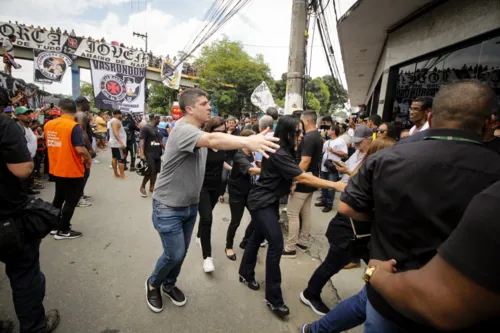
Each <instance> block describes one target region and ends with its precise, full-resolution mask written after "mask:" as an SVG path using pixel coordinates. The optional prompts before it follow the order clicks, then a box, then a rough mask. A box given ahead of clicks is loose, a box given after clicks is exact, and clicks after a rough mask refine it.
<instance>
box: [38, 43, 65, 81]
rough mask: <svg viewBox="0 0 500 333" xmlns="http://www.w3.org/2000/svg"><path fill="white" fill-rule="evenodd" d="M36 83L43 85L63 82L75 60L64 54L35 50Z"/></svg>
mask: <svg viewBox="0 0 500 333" xmlns="http://www.w3.org/2000/svg"><path fill="white" fill-rule="evenodd" d="M33 56H34V59H33V67H34V74H33V76H34V81H35V82H41V83H47V82H49V83H52V82H61V81H62V79H63V76H64V73H66V69H68V67H71V65H72V64H73V60H72V59H71V57H70V56H68V55H66V54H64V53H62V52H53V51H42V50H33Z"/></svg>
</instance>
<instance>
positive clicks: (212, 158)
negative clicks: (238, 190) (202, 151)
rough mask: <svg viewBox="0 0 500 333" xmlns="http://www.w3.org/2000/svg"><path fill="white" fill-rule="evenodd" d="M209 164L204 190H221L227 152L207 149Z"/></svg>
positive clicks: (206, 167) (206, 170)
mask: <svg viewBox="0 0 500 333" xmlns="http://www.w3.org/2000/svg"><path fill="white" fill-rule="evenodd" d="M207 151H208V152H207V163H206V166H205V178H204V179H203V188H206V189H209V190H215V189H219V188H220V184H221V179H222V169H223V168H224V161H225V158H226V152H225V151H223V150H218V151H214V150H212V149H210V148H208V149H207Z"/></svg>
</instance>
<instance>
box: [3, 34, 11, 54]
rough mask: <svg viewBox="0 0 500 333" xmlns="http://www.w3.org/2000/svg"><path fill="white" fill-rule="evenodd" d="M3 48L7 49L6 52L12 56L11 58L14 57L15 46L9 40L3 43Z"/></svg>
mask: <svg viewBox="0 0 500 333" xmlns="http://www.w3.org/2000/svg"><path fill="white" fill-rule="evenodd" d="M3 48H4V49H5V52H7V53H8V54H10V55H11V56H14V46H13V45H12V43H11V42H10V40H9V39H8V38H7V39H5V40H4V41H3Z"/></svg>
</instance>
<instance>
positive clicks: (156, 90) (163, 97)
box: [148, 81, 177, 115]
mask: <svg viewBox="0 0 500 333" xmlns="http://www.w3.org/2000/svg"><path fill="white" fill-rule="evenodd" d="M148 89H149V96H148V105H149V110H150V113H159V114H163V115H167V114H169V112H170V110H171V109H172V102H173V101H175V98H176V96H177V90H173V89H170V88H169V87H167V86H166V85H164V84H163V83H162V82H151V81H150V82H148Z"/></svg>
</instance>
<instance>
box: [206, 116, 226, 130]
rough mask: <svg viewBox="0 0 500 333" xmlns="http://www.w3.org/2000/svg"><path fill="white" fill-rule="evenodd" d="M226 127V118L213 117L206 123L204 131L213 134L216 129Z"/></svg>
mask: <svg viewBox="0 0 500 333" xmlns="http://www.w3.org/2000/svg"><path fill="white" fill-rule="evenodd" d="M222 125H226V122H225V121H224V118H221V117H211V118H210V119H208V121H207V122H206V123H205V126H203V130H204V131H205V132H207V133H212V132H213V131H214V129H216V128H217V127H219V126H222Z"/></svg>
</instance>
